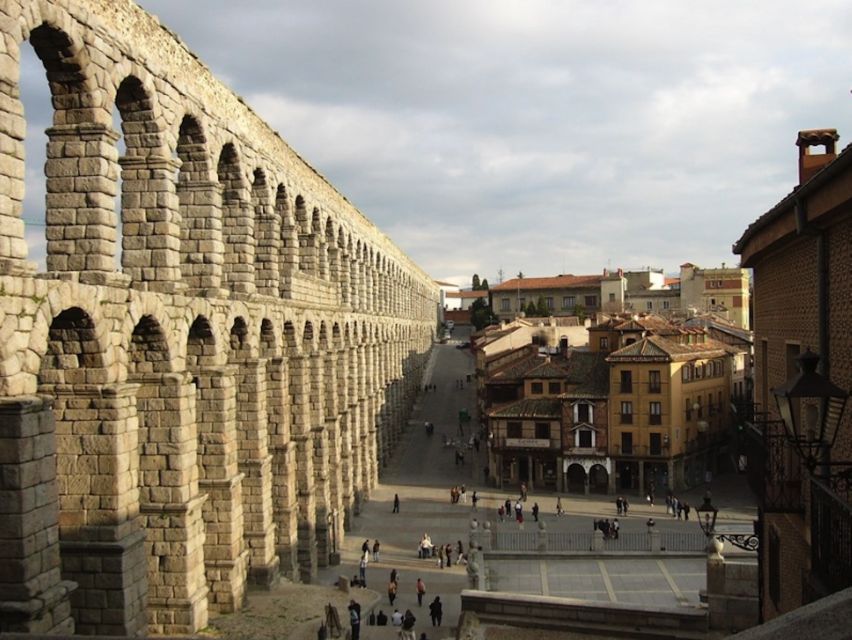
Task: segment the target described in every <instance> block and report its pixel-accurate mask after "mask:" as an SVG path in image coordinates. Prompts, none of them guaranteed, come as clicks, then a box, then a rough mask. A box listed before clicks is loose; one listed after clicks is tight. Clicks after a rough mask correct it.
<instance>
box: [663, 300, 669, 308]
mask: <svg viewBox="0 0 852 640" xmlns="http://www.w3.org/2000/svg"><path fill="white" fill-rule="evenodd" d="M668 308H669V301H668V300H663V309H668Z"/></svg>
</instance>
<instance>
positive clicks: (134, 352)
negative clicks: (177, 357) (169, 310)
mask: <svg viewBox="0 0 852 640" xmlns="http://www.w3.org/2000/svg"><path fill="white" fill-rule="evenodd" d="M127 356H128V358H127V371H128V376H129V377H135V376H139V375H144V374H161V373H169V372H171V371H172V358H171V350H170V349H169V343H168V340H167V339H166V333H165V331H163V328H162V326H161V325H160V323H159V322H158V321H157V319H156V318H155V317H154V316H152V315H143V316H142V317H141V318H140V319H139V322H138V323H136V326H135V327H134V328H133V333H132V334H131V336H130V348H129V349H128V354H127Z"/></svg>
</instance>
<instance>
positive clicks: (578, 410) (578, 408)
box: [574, 402, 595, 424]
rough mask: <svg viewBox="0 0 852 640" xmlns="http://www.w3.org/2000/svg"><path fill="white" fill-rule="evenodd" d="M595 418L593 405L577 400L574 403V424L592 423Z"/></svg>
mask: <svg viewBox="0 0 852 640" xmlns="http://www.w3.org/2000/svg"><path fill="white" fill-rule="evenodd" d="M594 420H595V417H594V408H593V405H592V404H590V403H588V402H578V403H577V404H575V405H574V424H592V423H593V422H594Z"/></svg>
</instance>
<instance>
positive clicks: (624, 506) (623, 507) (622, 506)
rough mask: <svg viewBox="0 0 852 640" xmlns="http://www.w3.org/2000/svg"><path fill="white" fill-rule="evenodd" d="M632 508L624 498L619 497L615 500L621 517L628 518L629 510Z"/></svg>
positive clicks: (616, 508)
mask: <svg viewBox="0 0 852 640" xmlns="http://www.w3.org/2000/svg"><path fill="white" fill-rule="evenodd" d="M629 508H630V503H629V502H627V498H625V497H624V496H618V497H617V498H616V499H615V510H616V512H617V513H618V515H620V516H626V515H627V510H628V509H629Z"/></svg>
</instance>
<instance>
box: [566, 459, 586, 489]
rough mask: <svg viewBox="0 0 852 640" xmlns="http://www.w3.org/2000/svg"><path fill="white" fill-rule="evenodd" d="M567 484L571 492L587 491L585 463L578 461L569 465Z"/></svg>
mask: <svg viewBox="0 0 852 640" xmlns="http://www.w3.org/2000/svg"><path fill="white" fill-rule="evenodd" d="M565 485H566V490H567V491H568V492H569V493H586V470H585V469H584V468H583V465H581V464H578V463H576V462H575V463H572V464H570V465H568V469H567V471H566V472H565Z"/></svg>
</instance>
